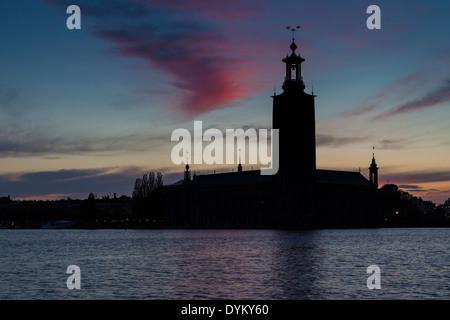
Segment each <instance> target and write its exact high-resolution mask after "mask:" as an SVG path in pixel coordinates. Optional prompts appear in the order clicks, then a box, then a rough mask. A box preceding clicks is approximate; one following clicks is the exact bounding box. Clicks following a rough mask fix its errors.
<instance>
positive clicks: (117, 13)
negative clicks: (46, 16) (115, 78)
mask: <svg viewBox="0 0 450 320" xmlns="http://www.w3.org/2000/svg"><path fill="white" fill-rule="evenodd" d="M42 1H43V2H44V3H46V4H49V5H53V6H60V7H62V6H64V5H66V3H65V1H63V0H42ZM78 5H79V6H80V7H81V8H82V13H83V15H87V16H89V17H90V19H92V20H93V21H95V24H96V27H95V31H93V32H94V33H95V34H96V35H97V36H99V37H101V38H103V39H107V40H108V41H110V42H112V43H114V45H115V46H116V48H117V49H118V52H119V53H120V54H121V55H122V56H125V57H139V58H142V59H143V60H145V61H146V62H148V63H149V64H148V66H149V67H148V71H149V72H152V70H153V69H154V68H156V69H157V70H159V71H162V72H164V73H165V74H166V75H168V76H169V77H170V78H171V79H172V80H171V85H172V86H173V89H174V90H173V93H172V94H171V96H170V97H168V98H169V106H170V105H171V104H175V105H177V106H178V110H181V111H185V113H186V114H188V115H192V116H195V115H197V114H201V113H206V112H209V111H211V110H213V109H217V108H222V107H225V106H228V104H229V103H232V102H234V101H236V100H238V99H241V98H245V97H247V96H248V95H250V94H251V93H252V92H254V90H255V88H253V87H251V86H250V85H248V83H246V81H245V79H247V78H248V77H251V76H252V75H254V74H255V73H256V72H257V69H256V66H254V64H247V62H249V60H247V58H250V57H249V56H248V57H247V58H245V56H246V53H245V49H244V48H245V47H246V46H239V45H238V46H236V47H234V48H231V47H229V46H227V45H226V44H227V43H228V42H227V39H226V36H225V34H224V33H223V32H221V29H220V28H219V27H218V26H217V22H216V21H215V19H217V18H220V20H221V21H223V20H227V21H229V20H232V19H236V18H243V17H245V16H248V15H249V14H252V15H256V14H257V12H258V10H260V9H261V5H258V4H257V2H246V1H240V0H232V1H206V2H205V1H124V0H110V1H107V2H106V1H87V0H80V1H78ZM250 9H251V10H250ZM88 30H89V29H88ZM247 45H248V44H247ZM249 47H251V46H249ZM247 54H248V52H247ZM149 86H151V84H149ZM162 107H168V105H165V106H162ZM170 107H172V106H170Z"/></svg>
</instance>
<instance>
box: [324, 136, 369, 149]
mask: <svg viewBox="0 0 450 320" xmlns="http://www.w3.org/2000/svg"><path fill="white" fill-rule="evenodd" d="M367 140H368V139H367V138H365V137H342V136H332V135H327V134H318V135H317V136H316V143H317V146H318V147H323V146H327V147H332V148H337V147H342V146H344V145H347V144H352V143H359V142H364V141H367Z"/></svg>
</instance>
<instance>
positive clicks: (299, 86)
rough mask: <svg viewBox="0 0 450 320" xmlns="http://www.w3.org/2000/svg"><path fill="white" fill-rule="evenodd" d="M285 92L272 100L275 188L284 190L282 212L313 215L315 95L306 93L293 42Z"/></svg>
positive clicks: (282, 191) (284, 85)
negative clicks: (276, 138)
mask: <svg viewBox="0 0 450 320" xmlns="http://www.w3.org/2000/svg"><path fill="white" fill-rule="evenodd" d="M289 48H290V50H291V53H290V54H288V55H287V56H286V58H284V59H283V60H282V61H283V62H284V63H285V64H286V75H285V79H284V83H283V87H282V88H283V92H282V93H281V94H278V95H274V96H273V118H272V127H273V129H278V130H279V170H278V173H277V175H276V177H275V184H276V185H277V187H279V189H280V190H281V192H280V194H281V195H282V196H281V197H282V200H281V202H282V203H280V206H283V208H281V207H280V209H283V210H287V211H289V212H290V214H295V215H300V216H302V215H305V214H306V215H309V214H311V213H312V211H313V208H314V205H315V203H314V202H315V200H314V193H315V192H314V190H315V185H316V131H315V104H314V99H315V96H314V94H308V93H306V92H305V83H304V82H303V77H302V72H301V68H302V63H303V62H304V61H305V59H303V58H302V57H301V56H300V55H299V54H297V53H296V50H297V45H296V43H295V39H294V38H292V43H291V45H290V47H289Z"/></svg>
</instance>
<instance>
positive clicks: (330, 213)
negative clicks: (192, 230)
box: [160, 39, 378, 228]
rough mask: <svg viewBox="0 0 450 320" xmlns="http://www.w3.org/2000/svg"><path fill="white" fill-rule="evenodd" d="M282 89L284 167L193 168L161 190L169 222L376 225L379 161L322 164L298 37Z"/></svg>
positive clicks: (276, 101)
mask: <svg viewBox="0 0 450 320" xmlns="http://www.w3.org/2000/svg"><path fill="white" fill-rule="evenodd" d="M292 40H293V41H292V44H291V45H290V50H291V53H290V55H287V56H286V58H284V59H283V60H282V61H283V62H284V63H285V64H286V74H285V79H284V83H283V87H282V88H283V92H282V93H281V94H278V95H274V96H273V97H272V98H273V114H272V117H273V118H272V121H273V122H272V126H273V129H278V130H279V170H278V172H277V174H275V175H273V176H270V175H269V176H267V175H261V173H260V170H251V171H244V170H242V166H241V164H239V166H238V168H237V171H236V172H228V173H220V174H207V175H195V174H194V175H193V177H192V178H191V172H190V167H189V165H186V167H185V172H184V179H183V180H180V181H178V182H177V183H175V184H172V185H168V186H164V187H163V190H162V191H160V194H161V197H162V199H161V201H162V207H163V208H164V218H163V219H164V223H165V225H166V226H168V227H199V228H201V227H269V228H273V227H275V228H278V227H280V228H315V227H349V226H372V225H374V224H375V223H376V222H377V217H376V212H377V210H376V194H377V192H376V191H377V187H378V168H377V165H376V163H375V156H373V159H372V164H371V165H370V168H369V170H370V180H367V179H366V178H365V177H364V176H362V175H361V174H360V173H359V172H348V171H335V170H318V169H317V168H316V132H315V101H314V100H315V96H314V94H308V93H306V92H305V84H304V82H303V78H302V73H301V64H302V63H303V62H304V61H305V59H303V58H302V57H300V55H297V54H296V50H297V45H296V44H295V41H294V39H292Z"/></svg>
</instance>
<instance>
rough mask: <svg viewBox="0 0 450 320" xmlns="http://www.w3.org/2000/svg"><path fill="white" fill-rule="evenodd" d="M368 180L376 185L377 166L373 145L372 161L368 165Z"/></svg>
mask: <svg viewBox="0 0 450 320" xmlns="http://www.w3.org/2000/svg"><path fill="white" fill-rule="evenodd" d="M369 181H370V182H371V183H373V184H374V185H375V186H377V187H378V167H377V163H376V162H375V146H374V147H373V154H372V163H371V164H370V167H369Z"/></svg>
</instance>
